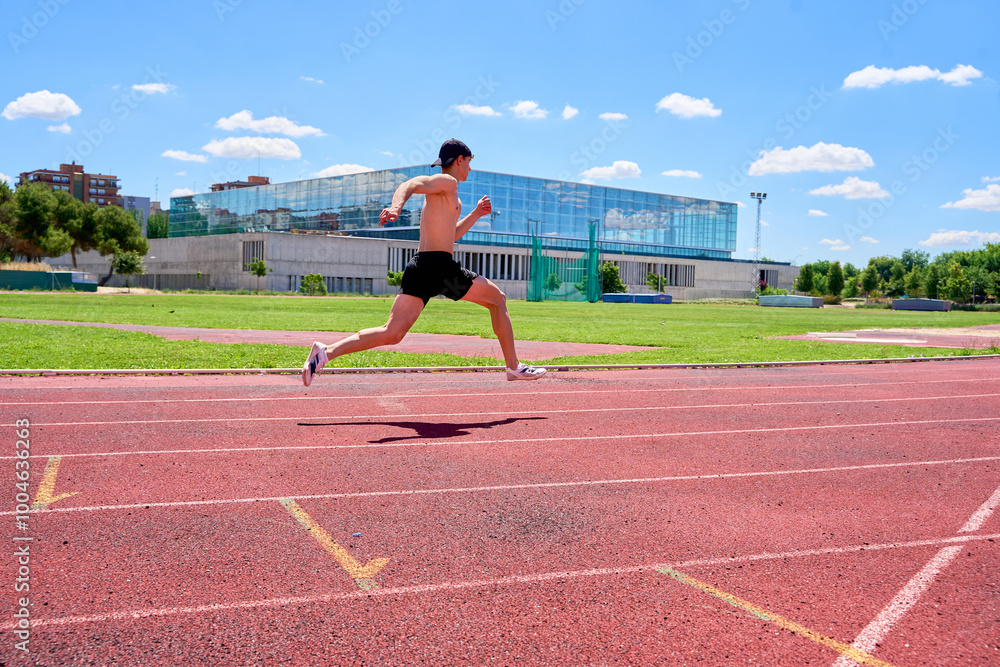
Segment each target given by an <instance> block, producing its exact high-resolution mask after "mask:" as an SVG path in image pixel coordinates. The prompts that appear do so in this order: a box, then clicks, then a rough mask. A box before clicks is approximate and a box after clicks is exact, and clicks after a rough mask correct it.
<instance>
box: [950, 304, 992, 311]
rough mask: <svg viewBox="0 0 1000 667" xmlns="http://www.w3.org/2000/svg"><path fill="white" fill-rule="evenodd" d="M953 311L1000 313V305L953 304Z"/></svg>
mask: <svg viewBox="0 0 1000 667" xmlns="http://www.w3.org/2000/svg"><path fill="white" fill-rule="evenodd" d="M951 309H952V310H965V311H973V312H980V313H1000V303H980V304H974V303H952V304H951Z"/></svg>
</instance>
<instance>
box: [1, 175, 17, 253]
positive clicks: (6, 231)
mask: <svg viewBox="0 0 1000 667" xmlns="http://www.w3.org/2000/svg"><path fill="white" fill-rule="evenodd" d="M14 227H15V219H14V191H13V190H11V189H10V186H9V185H7V182H6V181H0V262H9V261H11V260H12V259H14V249H15V247H16V245H17V236H16V235H15V231H14Z"/></svg>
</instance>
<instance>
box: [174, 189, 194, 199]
mask: <svg viewBox="0 0 1000 667" xmlns="http://www.w3.org/2000/svg"><path fill="white" fill-rule="evenodd" d="M193 194H194V190H192V189H191V188H176V189H174V190H171V191H170V196H171V197H190V196H191V195H193Z"/></svg>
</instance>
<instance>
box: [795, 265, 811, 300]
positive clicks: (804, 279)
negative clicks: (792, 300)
mask: <svg viewBox="0 0 1000 667" xmlns="http://www.w3.org/2000/svg"><path fill="white" fill-rule="evenodd" d="M814 277H815V273H814V271H813V267H812V264H803V265H802V266H801V267H799V275H798V277H797V278H795V289H796V290H798V291H799V292H805V293H806V294H808V293H809V292H811V291H812V290H813V278H814Z"/></svg>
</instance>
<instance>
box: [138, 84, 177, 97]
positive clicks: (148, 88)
mask: <svg viewBox="0 0 1000 667" xmlns="http://www.w3.org/2000/svg"><path fill="white" fill-rule="evenodd" d="M176 87H177V86H175V85H174V84H172V83H136V84H133V86H132V90H138V91H141V92H143V93H146V94H147V95H154V94H156V93H169V92H170V91H171V90H173V89H174V88H176Z"/></svg>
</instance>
